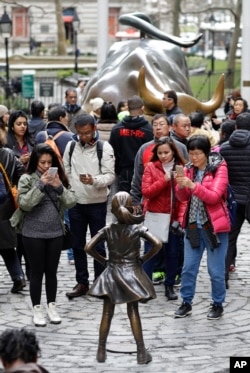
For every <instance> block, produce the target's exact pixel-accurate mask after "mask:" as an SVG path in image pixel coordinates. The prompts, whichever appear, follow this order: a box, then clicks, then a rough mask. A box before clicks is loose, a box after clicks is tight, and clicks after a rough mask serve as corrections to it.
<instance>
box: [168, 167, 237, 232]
mask: <svg viewBox="0 0 250 373" xmlns="http://www.w3.org/2000/svg"><path fill="white" fill-rule="evenodd" d="M185 175H186V176H187V177H189V178H190V179H191V180H193V176H194V167H193V166H192V165H190V164H188V165H187V166H186V167H185ZM227 186H228V173H227V165H226V162H225V161H224V160H222V161H221V162H220V163H219V164H218V165H217V166H216V169H215V170H212V169H211V170H208V171H206V172H205V174H204V177H203V179H202V182H201V184H200V183H195V188H194V189H193V190H190V189H189V188H183V189H180V188H179V187H178V185H177V186H176V189H175V190H176V197H177V198H178V199H179V200H180V201H182V202H186V203H182V204H181V206H180V209H179V216H178V220H179V221H180V222H181V224H182V227H183V228H185V227H186V225H187V220H188V219H187V212H188V206H189V202H190V199H191V196H192V194H194V195H195V196H197V197H198V198H199V199H201V200H202V201H203V202H204V204H205V207H206V210H207V213H208V216H209V219H210V221H211V223H212V226H213V229H214V232H215V233H221V232H229V231H230V218H229V213H228V209H227V206H226V203H225V195H226V191H227Z"/></svg>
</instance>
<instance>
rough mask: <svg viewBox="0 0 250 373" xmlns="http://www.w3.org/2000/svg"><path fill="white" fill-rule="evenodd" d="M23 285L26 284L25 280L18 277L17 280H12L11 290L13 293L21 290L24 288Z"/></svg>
mask: <svg viewBox="0 0 250 373" xmlns="http://www.w3.org/2000/svg"><path fill="white" fill-rule="evenodd" d="M25 286H26V282H25V280H24V278H19V279H17V280H14V281H13V286H12V288H11V292H12V293H13V294H15V293H18V292H19V291H22V290H23V288H25Z"/></svg>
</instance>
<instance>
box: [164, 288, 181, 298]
mask: <svg viewBox="0 0 250 373" xmlns="http://www.w3.org/2000/svg"><path fill="white" fill-rule="evenodd" d="M165 296H166V297H167V298H168V300H176V299H178V295H177V294H176V293H175V292H174V287H173V286H170V285H167V286H165Z"/></svg>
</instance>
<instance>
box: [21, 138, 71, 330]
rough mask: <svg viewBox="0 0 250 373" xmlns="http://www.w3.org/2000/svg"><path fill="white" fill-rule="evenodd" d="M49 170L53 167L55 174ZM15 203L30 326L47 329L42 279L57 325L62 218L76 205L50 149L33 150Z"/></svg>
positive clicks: (56, 159)
mask: <svg viewBox="0 0 250 373" xmlns="http://www.w3.org/2000/svg"><path fill="white" fill-rule="evenodd" d="M50 167H54V171H55V173H52V171H53V170H52V171H51V170H50ZM18 202H19V206H20V209H21V210H22V211H23V212H24V214H23V223H22V236H23V244H24V247H25V249H26V252H27V255H28V259H29V263H30V296H31V301H32V305H33V310H34V317H33V322H34V324H35V325H36V326H45V325H46V321H45V318H44V315H43V312H42V306H41V304H40V303H41V293H42V280H43V276H45V284H46V286H45V290H46V297H47V304H48V309H47V311H48V316H49V319H50V322H51V323H54V324H58V323H60V322H61V318H60V317H59V315H58V313H57V311H56V304H55V301H56V292H57V267H58V263H59V259H60V253H61V248H62V245H63V235H64V219H63V218H64V211H65V209H67V208H71V207H73V206H74V205H75V196H74V192H73V191H72V190H71V189H70V187H69V183H68V180H67V177H66V175H65V173H64V171H63V168H62V166H61V164H60V162H59V160H58V158H57V156H56V154H55V152H54V151H53V149H52V148H51V147H50V146H48V145H46V144H39V145H36V146H35V147H34V149H33V151H32V153H31V157H30V162H29V165H28V168H27V173H26V174H24V175H23V176H22V177H21V178H20V180H19V183H18ZM19 211H20V210H19Z"/></svg>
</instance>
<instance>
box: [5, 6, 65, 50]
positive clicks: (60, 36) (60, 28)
mask: <svg viewBox="0 0 250 373" xmlns="http://www.w3.org/2000/svg"><path fill="white" fill-rule="evenodd" d="M54 2H55V10H56V11H55V13H56V23H57V40H58V43H57V54H58V55H59V56H64V55H66V54H67V51H66V42H65V29H64V25H63V19H62V0H54ZM2 3H3V4H6V5H7V4H8V5H15V6H18V7H20V8H26V9H28V10H30V9H31V8H36V9H39V10H41V12H42V14H43V15H45V14H46V13H47V12H46V10H44V8H43V7H42V6H39V5H33V4H30V5H27V6H26V5H23V4H21V2H20V1H18V0H16V1H15V0H14V1H11V0H2Z"/></svg>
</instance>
